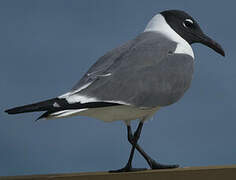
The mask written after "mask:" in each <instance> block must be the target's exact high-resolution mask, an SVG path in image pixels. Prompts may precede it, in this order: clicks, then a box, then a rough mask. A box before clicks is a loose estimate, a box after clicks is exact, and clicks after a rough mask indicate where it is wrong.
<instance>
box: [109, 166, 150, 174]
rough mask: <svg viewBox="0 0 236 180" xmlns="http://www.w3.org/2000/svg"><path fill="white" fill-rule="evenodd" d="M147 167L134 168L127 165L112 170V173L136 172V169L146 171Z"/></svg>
mask: <svg viewBox="0 0 236 180" xmlns="http://www.w3.org/2000/svg"><path fill="white" fill-rule="evenodd" d="M144 170H147V169H146V168H132V167H131V166H128V165H126V166H125V167H123V168H121V169H117V170H110V171H109V172H110V173H120V172H135V171H144Z"/></svg>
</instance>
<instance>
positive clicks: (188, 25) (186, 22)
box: [183, 19, 193, 28]
mask: <svg viewBox="0 0 236 180" xmlns="http://www.w3.org/2000/svg"><path fill="white" fill-rule="evenodd" d="M183 26H184V27H185V28H191V27H192V26H193V21H192V20H191V19H185V20H184V22H183Z"/></svg>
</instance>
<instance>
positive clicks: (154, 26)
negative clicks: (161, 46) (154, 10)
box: [144, 14, 194, 59]
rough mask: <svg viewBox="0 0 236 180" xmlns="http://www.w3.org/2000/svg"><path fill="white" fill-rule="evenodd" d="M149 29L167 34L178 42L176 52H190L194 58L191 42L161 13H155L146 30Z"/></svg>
mask: <svg viewBox="0 0 236 180" xmlns="http://www.w3.org/2000/svg"><path fill="white" fill-rule="evenodd" d="M147 31H156V32H159V33H161V34H163V35H165V36H166V37H167V38H169V39H170V40H171V41H174V42H176V43H177V47H176V49H175V52H174V53H177V54H188V55H190V56H191V57H192V58H193V59H194V53H193V49H192V47H191V46H190V44H189V43H188V42H187V41H186V40H185V39H183V38H182V37H181V36H180V35H179V34H177V33H176V32H175V31H174V30H173V29H172V28H171V27H170V25H169V24H168V23H167V22H166V20H165V18H164V17H163V16H162V15H161V14H157V15H155V16H154V17H153V18H152V19H151V20H150V21H149V23H148V24H147V26H146V28H145V30H144V32H147Z"/></svg>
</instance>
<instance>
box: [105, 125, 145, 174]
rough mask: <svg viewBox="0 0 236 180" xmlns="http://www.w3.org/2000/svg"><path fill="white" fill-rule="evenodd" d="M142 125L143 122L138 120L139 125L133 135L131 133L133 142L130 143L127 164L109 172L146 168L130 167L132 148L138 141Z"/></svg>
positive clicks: (132, 154)
mask: <svg viewBox="0 0 236 180" xmlns="http://www.w3.org/2000/svg"><path fill="white" fill-rule="evenodd" d="M129 127H130V126H129ZM142 127H143V122H140V123H139V125H138V128H137V130H136V131H135V133H134V136H133V135H132V142H133V143H132V149H131V152H130V156H129V160H128V162H127V164H126V165H125V167H123V168H121V169H118V170H111V171H109V172H130V171H141V170H145V169H146V168H132V160H133V156H134V150H135V146H136V144H137V142H138V139H139V137H140V134H141V131H142ZM130 129H131V128H130ZM129 137H130V136H129V129H128V140H129Z"/></svg>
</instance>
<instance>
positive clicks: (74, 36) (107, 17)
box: [0, 0, 236, 176]
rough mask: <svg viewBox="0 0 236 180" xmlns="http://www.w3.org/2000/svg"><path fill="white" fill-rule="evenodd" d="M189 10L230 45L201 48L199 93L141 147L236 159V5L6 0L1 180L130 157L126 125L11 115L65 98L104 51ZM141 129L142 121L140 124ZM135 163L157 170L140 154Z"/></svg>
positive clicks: (214, 160)
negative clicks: (156, 20) (169, 14)
mask: <svg viewBox="0 0 236 180" xmlns="http://www.w3.org/2000/svg"><path fill="white" fill-rule="evenodd" d="M166 9H181V10H185V11H187V12H188V13H189V14H191V15H192V16H193V17H194V18H195V19H196V20H197V21H198V22H199V23H200V25H201V27H202V29H203V31H204V32H205V33H206V34H208V35H209V36H210V37H212V38H213V39H214V40H216V41H217V42H219V43H220V44H221V45H222V47H223V48H224V49H225V52H226V57H225V58H223V57H221V56H220V55H219V54H216V53H215V52H214V51H213V50H211V49H209V48H207V47H205V46H203V45H200V44H196V45H195V44H194V45H193V49H194V52H195V59H196V63H195V73H194V79H193V82H192V86H191V88H190V89H189V90H188V91H187V93H186V94H185V96H184V97H183V98H182V99H181V100H180V101H179V102H178V103H176V104H174V105H172V106H168V107H166V108H163V109H161V110H160V111H159V112H158V113H157V114H156V115H155V116H154V118H153V120H151V121H148V122H146V123H145V125H144V128H143V131H142V135H141V138H140V144H141V145H142V146H143V147H144V149H145V150H146V152H148V153H149V154H150V155H151V156H152V157H153V158H154V159H156V160H159V161H160V162H161V163H177V164H180V165H181V166H207V165H229V164H235V163H236V141H235V137H236V132H235V127H236V119H235V110H236V105H235V99H236V95H235V91H236V70H235V68H236V60H235V58H236V54H235V52H236V51H235V44H234V43H235V32H236V31H235V30H236V24H235V16H236V15H235V2H234V1H227V3H226V1H214V3H213V1H188V0H185V1H184V0H182V1H181V0H178V1H170V0H165V1H158V0H143V1H141V0H140V1H137V0H119V1H111V0H80V1H75V0H74V1H71V0H64V1H60V0H57V1H55V0H51V1H46V0H44V1H43V0H40V1H31V0H28V1H26V0H21V1H17V0H15V1H14V0H11V1H9V0H1V1H0V49H1V53H0V61H1V66H0V77H1V78H0V89H1V93H0V99H1V106H0V108H1V109H0V176H8V175H25V174H47V173H71V172H84V171H86V172H87V171H107V170H110V169H118V168H121V167H123V166H124V165H125V163H126V162H127V160H128V156H129V152H130V145H129V143H128V142H127V139H126V127H125V125H124V124H123V122H114V123H103V122H101V121H99V120H96V119H92V118H86V117H73V118H66V119H58V120H50V121H39V122H37V123H36V122H35V121H34V120H35V119H36V118H37V117H38V116H39V115H40V113H28V114H20V115H14V116H13V115H12V116H10V115H7V114H6V113H4V112H3V111H4V109H7V108H11V107H13V106H18V105H24V104H28V103H32V102H36V101H41V100H45V99H47V98H52V97H55V96H58V95H61V94H63V93H65V92H66V91H68V90H70V89H71V87H72V86H73V85H74V84H75V83H76V82H77V81H78V80H79V79H80V78H81V77H82V75H83V74H84V73H85V72H86V71H87V70H88V68H89V67H90V66H91V65H92V64H93V63H94V62H95V61H96V60H97V59H98V58H99V57H100V56H102V55H103V54H104V53H105V52H107V51H108V50H111V49H112V48H114V47H117V46H119V45H121V44H122V43H124V42H126V41H127V40H129V39H132V38H134V37H135V36H136V35H137V34H138V33H140V32H142V31H143V29H144V28H145V26H146V24H147V23H148V21H149V20H150V19H151V17H152V16H154V15H155V14H156V13H158V12H160V11H163V10H166ZM132 125H133V126H134V127H135V126H136V125H137V123H136V122H134V123H133V124H132ZM133 162H134V163H133V164H134V166H135V167H148V166H147V164H146V162H145V161H144V160H143V158H142V157H141V156H140V155H139V154H136V155H135V157H134V161H133Z"/></svg>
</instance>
